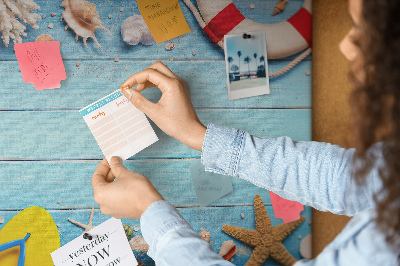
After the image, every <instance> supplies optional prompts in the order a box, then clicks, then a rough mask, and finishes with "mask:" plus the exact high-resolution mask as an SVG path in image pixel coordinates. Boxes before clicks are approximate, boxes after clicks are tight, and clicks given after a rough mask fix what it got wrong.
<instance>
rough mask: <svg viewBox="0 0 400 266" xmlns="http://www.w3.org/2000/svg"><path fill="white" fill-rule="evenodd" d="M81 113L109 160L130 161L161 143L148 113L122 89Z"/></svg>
mask: <svg viewBox="0 0 400 266" xmlns="http://www.w3.org/2000/svg"><path fill="white" fill-rule="evenodd" d="M79 112H80V114H81V115H82V116H83V119H84V120H85V122H86V124H87V125H88V127H89V129H90V131H91V132H92V134H93V136H94V138H95V139H96V141H97V144H99V146H100V149H101V150H102V152H103V154H104V156H105V157H106V159H107V161H109V160H110V159H111V157H112V156H118V157H120V158H121V159H122V160H126V159H128V158H129V157H131V156H133V155H135V154H136V153H138V152H139V151H141V150H143V149H144V148H146V147H148V146H150V145H151V144H153V143H154V142H156V141H157V140H158V137H157V135H156V133H154V130H153V128H152V127H151V125H150V123H149V121H148V120H147V118H146V116H145V114H144V113H143V112H141V111H140V110H139V109H137V108H136V107H135V106H134V105H133V104H132V103H131V102H129V100H128V99H127V98H126V97H125V96H124V95H123V94H122V93H121V92H120V91H119V90H117V91H115V92H113V93H111V94H109V95H107V96H106V97H104V98H102V99H100V100H98V101H97V102H95V103H93V104H91V105H89V106H86V107H85V108H83V109H81V110H80V111H79Z"/></svg>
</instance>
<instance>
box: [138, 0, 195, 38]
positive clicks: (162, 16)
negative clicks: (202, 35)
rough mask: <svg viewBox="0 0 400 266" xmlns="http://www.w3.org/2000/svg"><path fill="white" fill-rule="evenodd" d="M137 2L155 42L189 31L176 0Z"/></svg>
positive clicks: (141, 0) (145, 0)
mask: <svg viewBox="0 0 400 266" xmlns="http://www.w3.org/2000/svg"><path fill="white" fill-rule="evenodd" d="M137 4H138V7H139V11H140V14H141V15H142V18H143V20H144V22H146V25H147V27H148V28H149V30H150V32H151V34H152V35H153V37H154V39H155V40H156V42H157V43H161V42H165V41H168V40H170V39H172V38H175V37H178V36H181V35H183V34H186V33H188V32H190V28H189V25H188V24H187V22H186V19H185V17H184V16H183V13H182V9H181V7H180V5H179V3H178V0H137Z"/></svg>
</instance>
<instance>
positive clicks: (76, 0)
mask: <svg viewBox="0 0 400 266" xmlns="http://www.w3.org/2000/svg"><path fill="white" fill-rule="evenodd" d="M61 6H62V7H63V8H65V11H64V12H62V16H61V21H62V20H63V19H64V20H65V22H66V23H67V25H66V26H65V30H67V29H68V27H70V28H71V29H72V30H73V31H74V32H75V34H76V38H75V40H76V41H78V37H79V36H81V37H82V38H83V43H84V44H85V46H86V48H88V49H89V47H88V46H87V44H86V40H87V38H89V37H91V38H93V40H94V41H95V43H96V44H97V45H98V46H99V47H100V49H103V48H101V45H100V44H99V42H98V41H97V39H96V36H95V35H94V32H95V31H96V30H97V29H102V30H105V31H106V32H107V33H108V34H110V35H111V32H110V31H109V30H108V29H106V28H104V27H103V25H102V23H101V20H100V16H99V13H97V10H96V5H95V4H92V3H89V2H88V1H85V0H64V1H63V2H62V3H61Z"/></svg>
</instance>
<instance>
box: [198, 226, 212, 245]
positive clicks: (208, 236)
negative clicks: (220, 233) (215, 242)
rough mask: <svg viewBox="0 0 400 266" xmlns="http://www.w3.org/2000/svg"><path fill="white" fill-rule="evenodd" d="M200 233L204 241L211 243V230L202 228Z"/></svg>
mask: <svg viewBox="0 0 400 266" xmlns="http://www.w3.org/2000/svg"><path fill="white" fill-rule="evenodd" d="M199 235H200V237H201V238H202V239H203V240H204V241H206V242H208V243H210V241H211V234H210V231H208V230H206V229H203V228H201V230H200V233H199Z"/></svg>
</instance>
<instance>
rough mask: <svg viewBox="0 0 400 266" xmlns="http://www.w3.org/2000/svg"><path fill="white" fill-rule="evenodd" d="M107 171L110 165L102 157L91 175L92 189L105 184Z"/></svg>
mask: <svg viewBox="0 0 400 266" xmlns="http://www.w3.org/2000/svg"><path fill="white" fill-rule="evenodd" d="M108 172H110V166H109V165H108V162H107V160H106V159H103V161H101V162H100V164H99V165H98V166H97V168H96V170H95V171H94V173H93V176H92V186H93V190H94V191H95V190H97V189H98V187H99V186H101V185H104V184H107V182H106V177H107V175H108Z"/></svg>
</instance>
